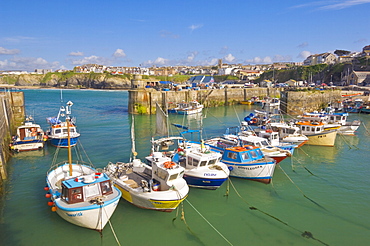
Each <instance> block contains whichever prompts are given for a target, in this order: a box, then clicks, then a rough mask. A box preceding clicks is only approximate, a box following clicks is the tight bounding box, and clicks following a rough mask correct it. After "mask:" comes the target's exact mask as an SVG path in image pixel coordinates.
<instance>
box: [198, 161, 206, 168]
mask: <svg viewBox="0 0 370 246" xmlns="http://www.w3.org/2000/svg"><path fill="white" fill-rule="evenodd" d="M206 165H207V161H201V162H200V164H199V166H200V167H204V166H206Z"/></svg>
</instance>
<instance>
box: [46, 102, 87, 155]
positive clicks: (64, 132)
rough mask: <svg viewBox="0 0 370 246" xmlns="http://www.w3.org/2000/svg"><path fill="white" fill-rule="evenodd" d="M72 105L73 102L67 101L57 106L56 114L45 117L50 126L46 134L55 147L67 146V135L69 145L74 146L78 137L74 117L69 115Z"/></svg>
mask: <svg viewBox="0 0 370 246" xmlns="http://www.w3.org/2000/svg"><path fill="white" fill-rule="evenodd" d="M72 105H73V103H72V102H71V101H69V102H67V106H66V107H64V106H61V107H60V108H59V112H58V116H56V117H48V118H46V120H47V122H48V123H49V124H50V128H49V129H48V130H47V132H46V135H47V136H48V139H49V140H50V143H51V144H52V145H53V146H55V147H62V148H67V147H68V143H67V138H68V135H69V138H70V140H69V141H70V146H75V145H76V144H77V140H78V138H79V137H80V133H78V132H77V126H76V119H75V118H71V117H70V115H71V112H72V111H71V107H72ZM67 119H68V124H67Z"/></svg>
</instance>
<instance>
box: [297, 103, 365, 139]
mask: <svg viewBox="0 0 370 246" xmlns="http://www.w3.org/2000/svg"><path fill="white" fill-rule="evenodd" d="M348 115H349V114H348V113H345V112H337V113H336V112H334V110H332V108H328V109H327V110H326V111H323V112H317V111H315V112H311V113H305V114H303V115H301V116H299V118H301V119H305V120H311V121H320V122H323V123H325V127H324V128H326V129H327V128H330V127H331V126H332V125H333V124H334V125H337V124H339V125H340V128H339V129H338V134H341V135H354V134H355V131H356V130H357V129H358V128H359V127H360V125H361V121H360V120H353V121H352V122H348V121H347V118H348Z"/></svg>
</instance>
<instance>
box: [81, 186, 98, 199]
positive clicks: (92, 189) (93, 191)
mask: <svg viewBox="0 0 370 246" xmlns="http://www.w3.org/2000/svg"><path fill="white" fill-rule="evenodd" d="M99 194H100V191H99V187H98V184H91V185H86V186H85V195H86V197H93V196H98V195H99Z"/></svg>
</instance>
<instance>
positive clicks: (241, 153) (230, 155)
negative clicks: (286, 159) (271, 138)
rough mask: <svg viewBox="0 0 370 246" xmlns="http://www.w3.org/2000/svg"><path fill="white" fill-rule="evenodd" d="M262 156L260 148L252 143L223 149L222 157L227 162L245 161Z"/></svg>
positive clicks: (254, 159)
mask: <svg viewBox="0 0 370 246" xmlns="http://www.w3.org/2000/svg"><path fill="white" fill-rule="evenodd" d="M262 158H264V155H263V153H262V151H261V149H260V148H258V147H256V146H252V145H243V146H241V147H231V148H226V149H225V150H224V153H223V156H222V159H223V160H224V161H227V162H236V163H246V162H251V161H256V160H260V159H262Z"/></svg>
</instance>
